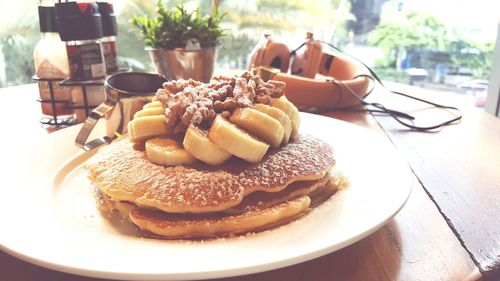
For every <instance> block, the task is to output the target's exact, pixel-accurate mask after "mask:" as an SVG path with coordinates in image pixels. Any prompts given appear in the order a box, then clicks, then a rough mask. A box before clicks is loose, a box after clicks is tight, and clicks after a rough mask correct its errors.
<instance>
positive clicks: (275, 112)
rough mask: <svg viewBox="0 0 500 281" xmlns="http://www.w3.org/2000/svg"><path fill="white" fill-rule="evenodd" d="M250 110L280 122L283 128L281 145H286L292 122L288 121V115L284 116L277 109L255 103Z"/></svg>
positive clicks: (283, 113) (284, 114)
mask: <svg viewBox="0 0 500 281" xmlns="http://www.w3.org/2000/svg"><path fill="white" fill-rule="evenodd" d="M252 108H253V109H255V110H258V111H260V112H262V113H265V114H267V115H269V116H271V117H273V118H274V119H276V120H277V121H278V122H280V124H281V126H283V129H285V132H284V134H283V140H282V141H281V144H287V143H288V140H289V139H290V134H291V133H292V121H291V120H290V118H289V117H288V115H286V113H285V112H283V111H282V110H280V109H278V108H275V107H272V106H269V105H267V104H262V103H256V104H254V105H253V106H252Z"/></svg>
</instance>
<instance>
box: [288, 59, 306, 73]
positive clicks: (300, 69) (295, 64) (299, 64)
mask: <svg viewBox="0 0 500 281" xmlns="http://www.w3.org/2000/svg"><path fill="white" fill-rule="evenodd" d="M305 64H306V59H305V58H304V55H303V54H300V55H299V54H297V55H295V56H293V58H292V66H291V69H290V73H291V74H293V75H299V76H302V75H303V74H304V65H305Z"/></svg>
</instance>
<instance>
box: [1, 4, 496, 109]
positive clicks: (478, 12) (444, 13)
mask: <svg viewBox="0 0 500 281" xmlns="http://www.w3.org/2000/svg"><path fill="white" fill-rule="evenodd" d="M0 1H1V2H2V5H6V4H7V0H0ZM111 2H112V3H113V4H114V5H115V11H116V14H117V19H118V29H119V35H118V37H117V47H118V54H119V59H120V63H121V64H122V66H126V67H129V68H131V69H134V70H146V71H148V70H152V69H153V68H152V65H151V62H150V59H149V57H148V54H147V52H146V51H144V45H143V43H142V42H141V39H140V34H139V32H138V31H137V30H135V27H133V26H131V25H130V24H129V22H128V21H129V20H130V19H131V17H132V15H145V14H148V15H151V14H153V13H154V11H155V2H156V1H154V0H149V1H138V0H126V1H111ZM164 2H165V3H166V5H167V6H168V7H174V6H175V5H178V4H180V3H184V4H185V5H187V6H188V7H191V8H193V7H197V6H199V7H200V9H201V12H202V13H208V12H209V11H210V7H211V2H212V1H209V0H197V1H196V0H195V1H174V0H170V1H164ZM9 3H11V2H9ZM499 8H500V2H499V3H497V2H495V1H488V0H463V1H454V0H440V1H433V0H312V1H298V0H291V1H287V0H248V1H238V0H221V1H220V9H221V11H222V12H227V15H226V16H225V19H224V28H226V29H227V36H226V37H224V38H223V39H222V40H221V42H220V45H219V48H218V61H217V68H219V69H244V68H246V67H247V63H248V61H247V59H248V54H249V53H250V51H251V50H252V48H253V47H254V46H255V45H256V43H257V41H258V40H259V39H260V38H261V37H262V36H263V34H264V33H270V34H272V35H273V37H274V38H276V39H277V40H279V41H282V42H286V43H287V44H288V45H289V46H290V48H294V47H296V46H299V45H300V44H301V43H302V42H303V40H304V38H305V34H306V32H307V31H312V32H313V33H314V35H315V37H316V38H318V39H322V40H324V41H327V42H331V43H333V44H335V45H337V46H338V47H340V48H341V49H343V50H344V51H345V52H347V53H349V54H351V55H353V56H355V57H357V58H359V59H360V60H362V61H364V62H365V63H366V64H368V65H370V66H371V67H373V68H374V69H375V70H376V72H377V73H378V74H379V75H380V76H381V77H382V78H383V79H386V80H392V81H396V82H399V83H405V84H413V85H416V86H419V87H425V88H427V89H432V90H434V91H436V92H437V93H439V92H440V91H452V92H455V93H456V94H457V95H462V96H467V97H470V99H471V102H473V103H474V104H475V105H476V106H480V107H482V106H484V104H485V102H486V93H487V89H488V86H489V83H490V72H491V64H492V59H491V58H492V55H493V50H494V47H495V39H496V35H497V28H498V16H497V11H498V10H499ZM467 19H469V20H467ZM38 38H39V32H38V17H37V7H36V5H35V4H34V3H33V1H32V0H20V1H16V5H15V7H13V8H12V9H11V12H10V13H9V14H8V15H7V16H3V17H2V19H0V87H5V86H11V85H16V84H22V83H29V82H31V75H32V74H33V72H34V69H33V61H32V60H33V58H32V51H33V46H34V44H35V43H36V42H37V40H38ZM493 92H494V91H493ZM493 94H495V93H492V92H490V95H493ZM496 95H497V96H498V90H496ZM496 100H498V98H497V99H495V101H496Z"/></svg>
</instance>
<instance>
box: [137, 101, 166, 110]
mask: <svg viewBox="0 0 500 281" xmlns="http://www.w3.org/2000/svg"><path fill="white" fill-rule="evenodd" d="M151 107H163V105H162V104H161V102H160V101H157V100H156V101H152V102H148V103H146V104H145V105H144V106H143V107H142V108H151Z"/></svg>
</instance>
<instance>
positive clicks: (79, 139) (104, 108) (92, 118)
mask: <svg viewBox="0 0 500 281" xmlns="http://www.w3.org/2000/svg"><path fill="white" fill-rule="evenodd" d="M116 103H117V99H116V98H108V97H107V98H106V100H105V101H104V102H103V103H101V104H100V105H99V106H98V107H96V108H94V110H92V112H90V114H89V116H88V117H87V120H85V123H83V126H82V128H81V129H80V132H79V133H78V135H77V136H76V139H75V144H76V145H77V146H79V147H81V148H82V149H83V150H85V151H89V150H92V149H94V148H96V147H98V146H100V145H102V144H105V143H110V142H111V141H112V140H113V139H114V137H113V138H111V137H108V136H103V137H99V138H96V139H94V140H91V141H89V142H87V139H88V138H89V136H90V133H91V132H92V130H93V129H94V127H95V125H96V124H97V121H99V119H101V118H102V117H103V116H104V114H105V113H106V112H108V111H110V110H111V109H113V107H114V106H115V105H116Z"/></svg>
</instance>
